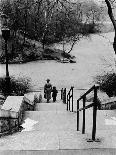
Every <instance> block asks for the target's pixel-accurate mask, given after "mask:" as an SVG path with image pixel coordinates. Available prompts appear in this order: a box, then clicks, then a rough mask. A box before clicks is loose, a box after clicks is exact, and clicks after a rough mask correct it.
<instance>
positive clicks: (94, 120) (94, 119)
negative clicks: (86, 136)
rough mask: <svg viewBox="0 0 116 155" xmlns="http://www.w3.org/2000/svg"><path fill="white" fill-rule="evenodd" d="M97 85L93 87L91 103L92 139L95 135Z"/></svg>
mask: <svg viewBox="0 0 116 155" xmlns="http://www.w3.org/2000/svg"><path fill="white" fill-rule="evenodd" d="M97 89H98V88H97V87H95V88H94V105H93V129H92V140H93V141H95V135H96V116H97Z"/></svg>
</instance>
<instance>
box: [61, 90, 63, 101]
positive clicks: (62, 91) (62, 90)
mask: <svg viewBox="0 0 116 155" xmlns="http://www.w3.org/2000/svg"><path fill="white" fill-rule="evenodd" d="M62 99H63V88H62V89H61V100H62Z"/></svg>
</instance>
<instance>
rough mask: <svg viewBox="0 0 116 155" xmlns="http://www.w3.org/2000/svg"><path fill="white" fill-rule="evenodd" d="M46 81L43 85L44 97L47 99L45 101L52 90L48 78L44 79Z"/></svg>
mask: <svg viewBox="0 0 116 155" xmlns="http://www.w3.org/2000/svg"><path fill="white" fill-rule="evenodd" d="M46 81H47V83H46V84H45V85H44V98H45V99H47V103H48V102H49V100H50V99H51V92H52V84H51V83H50V79H47V80H46Z"/></svg>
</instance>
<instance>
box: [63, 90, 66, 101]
mask: <svg viewBox="0 0 116 155" xmlns="http://www.w3.org/2000/svg"><path fill="white" fill-rule="evenodd" d="M63 103H66V88H65V89H64V91H63Z"/></svg>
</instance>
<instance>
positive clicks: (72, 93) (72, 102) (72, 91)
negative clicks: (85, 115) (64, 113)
mask: <svg viewBox="0 0 116 155" xmlns="http://www.w3.org/2000/svg"><path fill="white" fill-rule="evenodd" d="M71 88H72V112H73V88H74V87H71Z"/></svg>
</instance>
